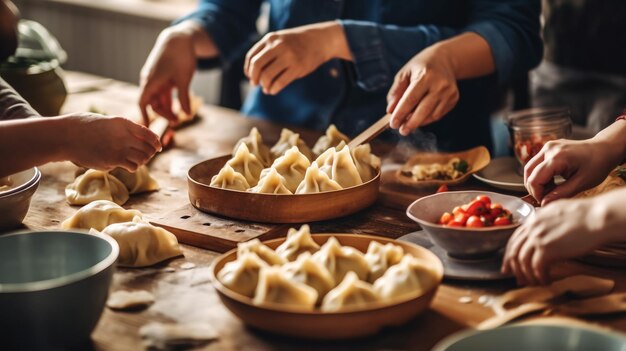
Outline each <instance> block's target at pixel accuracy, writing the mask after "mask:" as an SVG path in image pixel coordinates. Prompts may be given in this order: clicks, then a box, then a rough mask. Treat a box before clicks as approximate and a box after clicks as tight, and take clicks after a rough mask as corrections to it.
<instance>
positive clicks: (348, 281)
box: [322, 272, 379, 312]
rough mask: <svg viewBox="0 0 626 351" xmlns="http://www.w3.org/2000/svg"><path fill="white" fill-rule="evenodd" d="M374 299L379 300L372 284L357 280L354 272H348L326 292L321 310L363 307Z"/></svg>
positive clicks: (331, 310) (330, 310)
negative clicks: (334, 286) (337, 283)
mask: <svg viewBox="0 0 626 351" xmlns="http://www.w3.org/2000/svg"><path fill="white" fill-rule="evenodd" d="M376 301H379V297H378V294H377V293H376V292H375V291H374V289H373V288H372V285H370V284H369V283H366V282H364V281H361V280H359V277H358V276H357V275H356V273H354V272H349V273H348V274H346V277H345V278H344V279H343V280H342V281H341V283H340V284H339V285H337V287H336V288H334V289H333V290H331V291H329V292H328V294H326V296H325V297H324V299H323V300H322V311H324V312H335V311H340V310H342V309H346V308H363V307H367V305H368V304H371V303H373V302H376Z"/></svg>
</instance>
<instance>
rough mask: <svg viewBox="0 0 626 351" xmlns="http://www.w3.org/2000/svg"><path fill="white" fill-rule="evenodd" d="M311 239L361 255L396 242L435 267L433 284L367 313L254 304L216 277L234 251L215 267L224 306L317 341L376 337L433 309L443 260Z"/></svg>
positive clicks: (323, 237) (342, 237)
mask: <svg viewBox="0 0 626 351" xmlns="http://www.w3.org/2000/svg"><path fill="white" fill-rule="evenodd" d="M311 237H312V238H313V240H315V242H317V243H318V244H319V245H322V244H324V243H325V242H326V241H327V240H328V239H329V238H330V237H335V238H336V239H337V240H338V241H339V242H340V243H341V245H346V246H351V247H354V248H356V249H358V250H359V251H361V252H363V253H365V252H366V251H367V248H368V246H369V244H370V242H371V241H378V242H380V243H381V244H383V245H384V244H387V243H393V244H394V245H398V246H401V247H402V248H403V249H404V252H405V253H408V254H411V255H413V256H415V257H417V258H420V259H423V260H426V261H427V262H428V263H429V264H430V266H432V267H434V269H435V272H436V276H435V277H433V278H434V281H435V283H434V284H433V285H431V286H430V288H429V289H427V290H426V291H425V292H416V293H415V294H414V295H407V296H406V297H404V298H403V299H400V300H398V301H397V302H394V303H386V302H378V303H375V304H371V305H370V306H368V307H367V308H365V309H351V310H345V311H339V312H322V311H320V310H315V311H303V310H299V309H294V308H290V307H289V306H285V305H278V304H272V305H269V304H268V305H255V304H253V302H252V299H251V298H249V297H247V296H244V295H241V294H238V293H236V292H234V291H232V290H230V289H229V288H227V287H226V286H224V285H223V284H222V283H221V282H220V281H219V279H217V278H216V277H217V273H218V272H219V271H220V270H221V269H222V268H223V267H224V265H225V264H226V263H228V262H231V261H234V260H236V259H237V249H233V250H231V251H228V252H226V253H225V254H223V255H221V256H220V257H218V258H217V259H216V260H215V262H214V263H213V266H212V267H211V274H212V275H213V282H214V286H215V288H216V290H217V292H218V294H219V296H220V299H221V300H222V302H223V303H224V305H226V307H227V308H228V309H229V310H230V311H231V312H232V313H234V314H235V315H236V316H237V317H239V318H240V319H241V320H242V321H243V322H244V323H246V324H247V325H249V326H251V327H254V328H258V329H261V330H264V331H268V332H271V333H276V334H281V335H287V336H292V337H298V338H306V339H318V340H337V339H351V338H359V337H364V336H369V335H373V334H376V333H377V332H379V331H380V330H381V329H383V328H386V327H393V326H399V325H402V324H405V323H407V322H409V321H410V320H412V319H413V318H415V317H416V316H417V315H419V314H420V313H422V312H423V311H424V310H425V309H427V308H428V307H429V306H430V303H431V301H432V299H433V297H434V296H435V293H436V292H437V289H438V288H439V285H440V284H441V281H442V279H443V265H442V263H441V261H440V260H439V258H437V256H435V255H434V254H433V253H431V252H430V251H428V250H427V249H425V248H422V247H420V246H417V245H415V244H411V243H408V242H402V241H395V240H393V239H389V238H384V237H379V236H371V235H360V234H312V235H311ZM284 241H285V238H281V239H274V240H268V241H264V242H263V243H264V244H265V245H267V246H268V247H270V248H271V249H276V248H277V247H278V246H279V245H280V244H282V243H283V242H284Z"/></svg>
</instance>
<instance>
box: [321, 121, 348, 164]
mask: <svg viewBox="0 0 626 351" xmlns="http://www.w3.org/2000/svg"><path fill="white" fill-rule="evenodd" d="M342 141H343V142H344V143H348V142H350V138H348V137H347V136H346V135H345V134H343V133H342V132H340V131H339V130H338V129H337V127H335V125H334V124H331V125H330V126H329V127H328V128H327V129H326V134H325V135H322V136H321V137H320V138H319V139H317V142H316V143H315V146H313V153H314V154H315V155H317V156H319V155H321V154H322V153H323V152H324V151H326V150H328V149H330V148H331V147H336V146H337V145H339V143H341V142H342Z"/></svg>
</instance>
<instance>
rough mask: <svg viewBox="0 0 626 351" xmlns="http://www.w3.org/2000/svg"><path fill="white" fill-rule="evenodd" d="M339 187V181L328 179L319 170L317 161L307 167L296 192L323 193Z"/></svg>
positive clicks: (326, 175) (339, 188)
mask: <svg viewBox="0 0 626 351" xmlns="http://www.w3.org/2000/svg"><path fill="white" fill-rule="evenodd" d="M341 189H342V188H341V185H339V183H337V182H336V181H334V180H332V179H330V177H329V176H328V174H326V173H325V172H322V171H320V169H319V167H318V166H317V163H315V162H313V163H311V165H310V166H309V168H307V170H306V173H305V174H304V179H303V180H302V182H300V185H298V188H297V189H296V194H312V193H323V192H325V191H334V190H341Z"/></svg>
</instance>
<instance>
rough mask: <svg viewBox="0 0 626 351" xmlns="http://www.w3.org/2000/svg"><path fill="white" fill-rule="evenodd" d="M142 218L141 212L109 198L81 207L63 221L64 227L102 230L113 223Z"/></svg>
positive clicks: (62, 225)
mask: <svg viewBox="0 0 626 351" xmlns="http://www.w3.org/2000/svg"><path fill="white" fill-rule="evenodd" d="M135 217H138V218H141V217H142V214H141V212H139V211H137V210H126V209H124V208H123V207H122V206H120V205H118V204H116V203H115V202H112V201H109V200H96V201H92V202H90V203H89V204H87V205H85V206H83V207H81V208H80V209H79V210H78V211H76V213H74V215H73V216H72V217H70V218H68V219H66V220H65V221H63V223H61V227H62V228H63V229H87V230H89V229H92V228H93V229H95V230H97V231H101V230H102V229H104V228H105V227H107V226H109V225H111V224H113V223H122V222H130V221H132V220H133V218H135Z"/></svg>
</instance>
